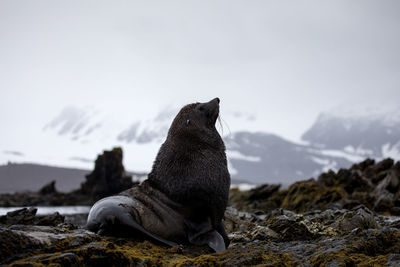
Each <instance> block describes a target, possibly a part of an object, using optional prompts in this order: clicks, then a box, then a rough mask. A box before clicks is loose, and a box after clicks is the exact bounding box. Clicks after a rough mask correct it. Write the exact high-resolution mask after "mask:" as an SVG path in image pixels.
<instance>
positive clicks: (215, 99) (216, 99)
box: [211, 97, 220, 104]
mask: <svg viewBox="0 0 400 267" xmlns="http://www.w3.org/2000/svg"><path fill="white" fill-rule="evenodd" d="M211 101H217V103H218V104H219V102H220V101H219V98H218V97H216V98H214V99H213V100H211Z"/></svg>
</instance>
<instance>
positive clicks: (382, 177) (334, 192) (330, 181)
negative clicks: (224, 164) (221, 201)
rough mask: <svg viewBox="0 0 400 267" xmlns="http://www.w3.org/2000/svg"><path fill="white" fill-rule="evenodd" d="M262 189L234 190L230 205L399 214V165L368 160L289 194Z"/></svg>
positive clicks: (298, 185)
mask: <svg viewBox="0 0 400 267" xmlns="http://www.w3.org/2000/svg"><path fill="white" fill-rule="evenodd" d="M277 188H278V187H277V186H273V185H261V186H259V187H257V188H255V189H253V190H250V191H245V192H241V191H237V190H235V191H234V190H232V191H231V193H230V198H229V204H230V205H232V206H233V207H235V208H237V209H239V210H241V211H252V212H264V213H268V212H270V211H272V210H274V209H276V208H283V209H287V210H292V211H294V212H300V213H303V212H307V211H309V210H316V209H318V210H324V209H332V208H336V209H337V208H338V209H341V208H346V209H353V208H355V207H357V206H359V205H364V206H365V207H366V208H368V209H370V210H373V211H376V212H380V213H382V214H393V215H398V214H400V162H397V163H395V164H394V162H393V160H392V159H385V160H382V161H380V162H378V163H375V161H374V160H371V159H367V160H365V161H363V162H361V163H359V164H355V165H353V166H352V167H351V168H350V169H348V170H347V169H341V170H339V171H338V172H334V171H328V172H326V173H322V174H321V175H320V176H319V177H318V179H317V180H314V179H309V180H306V181H299V182H296V183H293V184H292V185H290V187H289V188H288V189H286V190H278V189H277Z"/></svg>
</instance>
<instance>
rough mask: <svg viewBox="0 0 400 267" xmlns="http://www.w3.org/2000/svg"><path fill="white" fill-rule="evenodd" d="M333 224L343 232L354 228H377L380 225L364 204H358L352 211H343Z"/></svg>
mask: <svg viewBox="0 0 400 267" xmlns="http://www.w3.org/2000/svg"><path fill="white" fill-rule="evenodd" d="M334 225H335V226H334V227H335V228H337V229H339V230H340V231H343V232H344V233H349V232H351V231H352V230H354V229H356V228H358V229H363V230H364V229H377V228H379V227H380V226H379V224H378V223H377V222H376V221H375V217H374V214H373V212H372V211H370V210H369V209H368V208H366V207H365V206H359V207H356V208H355V209H354V210H353V211H348V212H346V213H344V214H343V216H341V217H340V218H339V220H337V221H336V223H335V224H334Z"/></svg>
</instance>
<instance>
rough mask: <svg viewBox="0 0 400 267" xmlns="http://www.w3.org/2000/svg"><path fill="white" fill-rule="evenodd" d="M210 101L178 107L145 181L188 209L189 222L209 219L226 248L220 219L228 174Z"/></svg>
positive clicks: (215, 112)
mask: <svg viewBox="0 0 400 267" xmlns="http://www.w3.org/2000/svg"><path fill="white" fill-rule="evenodd" d="M213 101H214V102H213ZM213 101H210V102H208V103H195V104H190V105H187V106H185V107H183V108H182V110H181V111H180V112H179V113H178V115H177V116H176V118H175V119H174V121H173V123H172V125H171V127H170V130H169V132H168V136H167V139H166V141H165V142H164V144H163V145H162V146H161V148H160V150H159V152H158V155H157V157H156V160H155V162H154V164H153V168H152V171H151V173H150V174H149V176H148V180H149V183H150V184H151V185H152V186H153V187H155V188H157V189H158V190H160V191H161V192H163V193H164V194H166V196H168V197H169V198H171V199H172V200H173V201H176V202H178V203H180V204H182V205H185V207H187V208H189V210H190V211H191V212H190V214H187V216H188V218H190V220H193V221H202V220H204V219H205V218H210V220H211V224H212V227H213V228H214V229H215V230H217V231H218V232H219V233H220V234H221V235H222V237H223V238H224V241H225V245H226V247H228V245H229V239H228V237H227V235H226V233H225V230H224V228H223V225H222V219H223V216H224V212H225V209H226V205H227V201H228V194H229V186H230V175H229V172H228V168H227V160H226V154H225V145H224V143H223V141H222V138H221V136H220V135H219V133H218V131H217V130H216V128H215V122H216V119H217V118H218V113H219V105H218V104H217V103H215V102H216V100H213ZM218 102H219V101H218ZM207 105H208V106H207ZM214 105H215V106H214ZM202 106H203V107H204V109H202Z"/></svg>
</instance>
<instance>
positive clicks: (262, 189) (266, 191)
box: [248, 184, 281, 200]
mask: <svg viewBox="0 0 400 267" xmlns="http://www.w3.org/2000/svg"><path fill="white" fill-rule="evenodd" d="M280 187H281V185H279V184H278V185H274V184H273V185H269V184H265V185H261V186H259V187H256V188H254V189H252V190H250V192H249V197H248V200H259V199H267V198H269V197H270V196H272V194H274V193H276V192H278V190H279V188H280Z"/></svg>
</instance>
